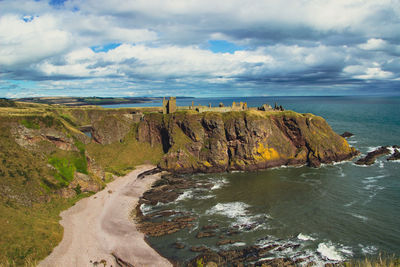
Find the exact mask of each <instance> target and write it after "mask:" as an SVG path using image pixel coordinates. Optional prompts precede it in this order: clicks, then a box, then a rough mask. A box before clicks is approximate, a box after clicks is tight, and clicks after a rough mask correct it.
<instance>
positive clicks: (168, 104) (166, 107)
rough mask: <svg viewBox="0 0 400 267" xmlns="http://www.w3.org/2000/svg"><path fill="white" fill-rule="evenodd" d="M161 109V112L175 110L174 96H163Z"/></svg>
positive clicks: (169, 112) (167, 112)
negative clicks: (166, 97)
mask: <svg viewBox="0 0 400 267" xmlns="http://www.w3.org/2000/svg"><path fill="white" fill-rule="evenodd" d="M162 104H163V105H162V111H163V114H171V113H174V112H175V111H176V97H172V96H171V97H170V98H169V100H167V99H165V97H164V98H163V103H162Z"/></svg>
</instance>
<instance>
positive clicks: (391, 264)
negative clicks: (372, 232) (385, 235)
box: [342, 254, 400, 267]
mask: <svg viewBox="0 0 400 267" xmlns="http://www.w3.org/2000/svg"><path fill="white" fill-rule="evenodd" d="M342 266H345V267H399V266H400V258H396V257H395V256H394V255H393V256H382V255H381V254H379V256H378V257H377V258H366V259H364V260H353V261H350V262H345V263H343V264H342Z"/></svg>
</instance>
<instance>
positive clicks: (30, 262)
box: [0, 194, 89, 266]
mask: <svg viewBox="0 0 400 267" xmlns="http://www.w3.org/2000/svg"><path fill="white" fill-rule="evenodd" d="M88 195H89V194H80V195H79V196H77V197H75V198H72V199H63V198H55V199H53V200H52V201H50V202H49V203H35V204H34V205H32V206H31V207H22V206H20V205H18V204H17V203H12V202H11V203H10V202H8V203H7V202H6V203H4V202H0V214H1V215H2V216H0V237H1V238H0V266H24V265H25V266H36V261H37V260H40V259H43V258H44V257H46V256H47V255H49V254H50V253H51V251H52V249H53V248H54V247H55V246H56V245H57V244H58V243H59V242H60V241H61V239H62V236H63V228H62V226H61V225H60V224H59V223H58V222H59V220H60V219H61V218H60V216H59V214H60V212H61V211H63V210H65V209H67V208H69V207H71V206H72V205H74V203H75V202H76V201H78V200H79V199H81V198H83V197H86V196H88Z"/></svg>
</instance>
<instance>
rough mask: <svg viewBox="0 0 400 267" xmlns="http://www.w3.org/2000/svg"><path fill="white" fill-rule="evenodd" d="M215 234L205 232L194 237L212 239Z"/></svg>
mask: <svg viewBox="0 0 400 267" xmlns="http://www.w3.org/2000/svg"><path fill="white" fill-rule="evenodd" d="M215 235H216V234H215V232H214V231H207V232H198V233H197V235H196V237H197V238H203V237H213V236H215Z"/></svg>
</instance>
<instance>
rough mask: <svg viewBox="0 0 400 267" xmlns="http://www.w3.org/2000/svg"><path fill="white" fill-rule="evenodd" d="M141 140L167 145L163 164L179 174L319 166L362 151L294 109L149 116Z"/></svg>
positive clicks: (141, 125) (318, 119) (143, 123)
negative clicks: (287, 166)
mask: <svg viewBox="0 0 400 267" xmlns="http://www.w3.org/2000/svg"><path fill="white" fill-rule="evenodd" d="M137 139H138V141H139V142H148V143H150V144H151V145H152V146H157V145H162V147H163V149H164V152H165V155H164V156H163V158H162V160H161V162H160V164H159V165H160V167H161V168H162V169H164V170H168V171H171V172H177V173H190V172H221V171H231V170H255V169H265V168H271V167H276V166H281V165H304V164H307V165H309V166H312V167H317V166H319V165H320V164H321V163H331V162H336V161H342V160H346V159H350V158H352V157H354V156H355V155H357V154H358V152H357V151H356V149H354V148H353V147H350V146H349V144H348V143H347V141H346V140H345V139H344V138H343V137H341V136H339V135H338V134H336V133H335V132H334V131H333V130H332V129H331V127H330V126H329V125H328V123H327V122H326V121H325V120H324V119H323V118H321V117H318V116H315V115H312V114H300V113H296V112H293V111H284V112H280V111H276V112H275V111H272V112H263V111H254V110H253V111H240V112H226V113H218V112H207V113H200V114H199V113H195V112H177V113H174V114H168V115H162V114H156V113H153V114H147V115H145V116H144V117H143V119H142V121H141V122H140V123H139V126H138V133H137Z"/></svg>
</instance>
